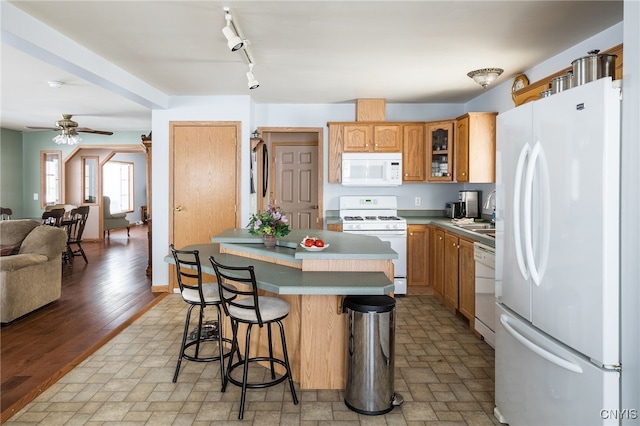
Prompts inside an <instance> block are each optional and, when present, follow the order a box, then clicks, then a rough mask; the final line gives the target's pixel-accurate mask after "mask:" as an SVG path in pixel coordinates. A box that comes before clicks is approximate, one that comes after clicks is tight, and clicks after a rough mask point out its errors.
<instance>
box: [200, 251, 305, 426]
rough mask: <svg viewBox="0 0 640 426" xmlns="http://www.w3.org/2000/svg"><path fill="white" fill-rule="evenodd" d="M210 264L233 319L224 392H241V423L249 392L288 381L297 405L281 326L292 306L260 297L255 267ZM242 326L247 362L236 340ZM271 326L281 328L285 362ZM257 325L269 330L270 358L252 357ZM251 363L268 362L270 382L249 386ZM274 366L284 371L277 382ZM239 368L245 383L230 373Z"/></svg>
mask: <svg viewBox="0 0 640 426" xmlns="http://www.w3.org/2000/svg"><path fill="white" fill-rule="evenodd" d="M209 261H210V262H211V265H212V266H213V269H214V270H215V272H216V277H217V278H218V289H219V291H220V298H221V299H222V300H223V302H224V303H223V304H222V306H223V307H224V311H225V313H226V315H227V316H228V317H229V318H230V319H231V328H232V330H233V345H232V348H231V356H230V357H229V362H228V363H227V373H226V374H225V380H224V382H223V384H222V390H223V392H224V390H225V388H226V385H227V381H229V382H231V383H233V384H234V385H236V386H240V387H241V388H242V396H241V398H240V411H239V413H238V419H242V417H243V415H244V404H245V397H246V392H247V389H261V388H266V387H269V386H274V385H277V384H279V383H282V382H283V381H285V380H287V379H288V380H289V387H290V388H291V396H292V398H293V403H294V404H298V397H297V396H296V390H295V387H294V384H293V379H292V376H291V367H290V366H289V355H288V354H287V342H286V339H285V335H284V326H283V325H282V320H283V319H284V318H285V317H286V316H287V315H289V303H287V302H286V301H284V300H282V299H280V298H277V297H266V296H258V286H257V285H256V276H255V273H254V270H253V266H246V267H234V266H225V265H222V264H220V263H217V262H216V260H215V259H214V257H213V256H209ZM230 283H236V284H244V286H242V287H239V288H243V287H244V288H247V287H248V288H247V289H246V290H238V289H237V288H236V287H234V286H233V285H231V284H230ZM230 295H233V297H229V296H230ZM238 296H239V297H238ZM240 323H242V324H246V325H247V332H246V336H245V350H244V361H243V360H242V357H243V356H242V354H241V353H240V350H239V348H238V339H237V336H238V325H239V324H240ZM272 323H276V324H278V327H279V329H280V339H281V342H282V354H283V357H282V359H279V358H276V357H274V355H273V344H272V338H271V324H272ZM256 324H257V325H258V327H260V328H262V326H263V325H266V326H267V335H268V344H269V356H255V357H251V356H250V353H251V352H250V346H251V329H252V328H253V326H254V325H256ZM234 354H237V355H238V361H237V362H235V363H234V362H233V356H234ZM252 362H269V365H270V367H271V368H270V369H271V380H270V381H267V382H261V383H249V382H248V372H249V364H250V363H252ZM274 364H280V365H282V366H283V367H284V368H285V374H284V375H283V376H281V377H278V378H276V372H275V369H274ZM240 366H242V367H243V373H242V380H237V379H235V378H233V377H232V376H231V373H232V372H233V370H235V369H236V368H238V367H240Z"/></svg>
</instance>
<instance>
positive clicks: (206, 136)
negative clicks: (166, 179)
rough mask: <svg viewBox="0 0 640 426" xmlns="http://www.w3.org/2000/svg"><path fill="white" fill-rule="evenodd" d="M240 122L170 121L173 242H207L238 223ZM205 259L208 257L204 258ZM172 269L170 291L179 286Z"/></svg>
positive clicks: (177, 243) (178, 243)
mask: <svg viewBox="0 0 640 426" xmlns="http://www.w3.org/2000/svg"><path fill="white" fill-rule="evenodd" d="M239 135H240V123H239V122H171V123H170V132H169V139H170V144H171V146H170V152H171V158H170V162H171V167H170V173H171V176H170V182H171V191H170V193H171V197H170V201H169V202H170V208H171V214H170V221H169V222H170V229H169V235H170V242H172V243H173V244H174V245H175V247H176V248H181V247H184V246H186V245H189V244H206V243H209V242H211V237H212V236H214V235H216V234H218V233H220V232H221V231H223V230H225V229H228V228H234V227H237V226H238V224H239V221H238V217H237V211H238V210H239V209H238V208H237V206H238V204H239V203H238V200H239V192H238V191H239V184H238V183H239V180H240V179H239V175H238V171H239V164H240V160H239V158H240V152H239V148H238V146H239V145H240V144H239V140H240V137H239ZM202 261H204V260H202ZM171 269H172V272H171V273H170V279H171V281H170V286H171V288H170V289H169V290H170V291H171V290H172V289H173V288H174V287H175V286H176V284H177V283H176V276H175V275H176V274H175V269H174V268H173V267H172V268H171Z"/></svg>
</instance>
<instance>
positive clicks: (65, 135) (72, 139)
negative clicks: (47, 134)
mask: <svg viewBox="0 0 640 426" xmlns="http://www.w3.org/2000/svg"><path fill="white" fill-rule="evenodd" d="M53 141H54V142H55V143H57V144H58V145H61V144H63V145H77V144H79V143H80V142H82V137H80V135H79V134H77V133H76V132H75V131H74V130H73V129H62V131H61V132H60V134H59V135H57V136H56V137H55V138H53Z"/></svg>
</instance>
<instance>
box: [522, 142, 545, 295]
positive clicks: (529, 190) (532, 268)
mask: <svg viewBox="0 0 640 426" xmlns="http://www.w3.org/2000/svg"><path fill="white" fill-rule="evenodd" d="M541 149H542V148H541V146H540V142H539V141H538V142H536V143H535V145H534V146H533V149H532V150H531V158H530V160H529V164H528V165H527V172H526V176H525V181H524V252H525V255H526V259H527V266H528V267H529V272H530V273H531V280H532V281H533V282H534V284H535V285H536V286H538V287H539V286H540V282H541V281H542V276H541V275H540V273H539V271H538V268H537V265H536V260H535V257H534V255H533V224H532V223H531V222H532V220H531V216H532V204H533V180H534V178H535V174H536V173H535V171H536V165H537V162H538V157H539V156H540V151H541Z"/></svg>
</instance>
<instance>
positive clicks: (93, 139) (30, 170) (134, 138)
mask: <svg viewBox="0 0 640 426" xmlns="http://www.w3.org/2000/svg"><path fill="white" fill-rule="evenodd" d="M5 132H8V133H9V134H11V135H12V136H13V137H14V138H17V141H16V142H14V143H12V144H11V145H17V146H19V150H20V153H19V154H17V153H16V154H13V155H14V156H13V157H12V158H11V160H8V161H13V162H15V163H19V164H20V171H19V172H18V173H17V176H18V179H17V180H18V182H19V183H20V188H19V189H18V190H16V192H17V193H19V194H20V195H19V197H20V204H21V206H20V207H21V209H20V210H21V213H20V215H14V216H16V217H32V218H39V217H40V216H42V208H41V207H40V200H34V199H33V194H35V193H37V194H38V195H40V152H41V151H51V150H58V151H61V152H62V160H63V161H64V159H65V158H66V157H67V156H68V155H69V154H70V153H71V152H72V151H73V150H74V149H75V147H74V146H69V145H56V144H55V143H53V141H52V139H53V138H54V136H55V135H56V134H57V132H53V131H52V132H25V133H22V132H16V131H13V130H5V129H3V130H2V151H1V154H2V193H1V194H2V198H1V199H0V200H1V201H2V203H4V194H5V192H4V191H5V171H4V166H5V147H4V145H5V141H4V139H5V138H4V136H5ZM148 133H149V131H148V130H140V131H127V132H114V133H113V135H112V136H103V135H94V134H91V133H82V142H81V144H82V145H102V146H104V145H120V146H121V145H141V143H142V142H141V139H140V136H141V135H142V134H148ZM144 185H145V186H146V182H144ZM3 207H4V204H3ZM12 208H13V207H12ZM14 213H15V209H14Z"/></svg>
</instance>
